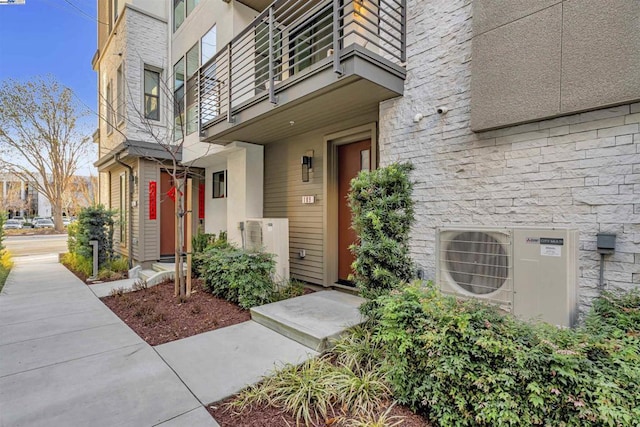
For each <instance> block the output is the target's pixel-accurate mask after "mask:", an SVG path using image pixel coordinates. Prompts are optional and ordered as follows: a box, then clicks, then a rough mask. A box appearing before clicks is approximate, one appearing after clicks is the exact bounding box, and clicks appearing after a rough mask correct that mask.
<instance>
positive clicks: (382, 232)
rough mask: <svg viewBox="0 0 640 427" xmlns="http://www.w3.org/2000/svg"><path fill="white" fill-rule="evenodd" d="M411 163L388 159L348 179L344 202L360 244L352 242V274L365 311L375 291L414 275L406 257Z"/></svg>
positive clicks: (410, 217) (410, 218) (385, 290)
mask: <svg viewBox="0 0 640 427" xmlns="http://www.w3.org/2000/svg"><path fill="white" fill-rule="evenodd" d="M412 170H413V166H412V165H411V164H408V163H405V164H392V165H390V166H387V167H385V168H380V169H377V170H374V171H362V172H360V174H359V175H358V176H357V177H356V178H354V179H353V180H352V181H351V191H350V192H349V206H350V207H351V211H352V213H353V219H352V222H353V224H352V227H353V229H354V230H355V232H356V234H357V235H358V238H359V244H355V245H352V246H351V251H352V252H353V253H354V255H355V256H356V259H355V262H354V263H353V269H354V272H355V274H354V279H355V282H356V285H357V286H358V288H359V289H360V293H361V295H362V296H363V297H364V298H367V299H368V300H370V302H369V303H367V304H365V305H364V306H363V310H364V311H365V313H370V312H371V310H372V308H373V304H375V300H376V298H377V297H378V296H380V295H383V294H385V293H388V292H389V291H390V290H392V289H395V288H398V287H400V286H401V285H402V284H403V283H406V282H408V281H410V280H411V279H412V278H413V277H414V268H413V262H412V261H411V258H410V257H409V231H410V230H411V225H412V224H413V222H414V217H413V200H412V198H411V193H412V190H413V184H412V183H411V181H410V180H409V173H410V172H411V171H412Z"/></svg>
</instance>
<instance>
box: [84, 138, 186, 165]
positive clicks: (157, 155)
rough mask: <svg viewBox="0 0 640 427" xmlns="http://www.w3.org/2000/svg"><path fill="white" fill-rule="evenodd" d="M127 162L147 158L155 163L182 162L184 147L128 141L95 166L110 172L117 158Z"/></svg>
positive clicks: (101, 158) (102, 158)
mask: <svg viewBox="0 0 640 427" xmlns="http://www.w3.org/2000/svg"><path fill="white" fill-rule="evenodd" d="M116 156H118V158H119V159H120V160H123V161H126V160H130V159H134V158H145V159H149V160H155V161H173V160H176V161H177V162H180V161H181V160H182V145H166V146H165V145H161V144H158V143H156V142H145V141H133V140H126V141H124V142H123V143H122V144H119V145H117V146H116V147H114V148H113V149H112V150H111V151H109V153H107V154H105V155H104V156H102V157H100V158H99V159H98V161H97V162H95V163H94V164H93V165H94V166H95V167H96V168H98V171H99V172H104V171H107V170H109V169H110V168H111V167H112V166H114V165H115V164H116V161H115V157H116Z"/></svg>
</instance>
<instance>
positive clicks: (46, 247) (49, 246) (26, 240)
mask: <svg viewBox="0 0 640 427" xmlns="http://www.w3.org/2000/svg"><path fill="white" fill-rule="evenodd" d="M4 245H5V247H6V248H7V249H8V250H9V252H11V255H12V256H13V257H21V256H26V255H44V254H58V253H61V252H67V235H66V234H53V235H42V236H6V237H5V239H4Z"/></svg>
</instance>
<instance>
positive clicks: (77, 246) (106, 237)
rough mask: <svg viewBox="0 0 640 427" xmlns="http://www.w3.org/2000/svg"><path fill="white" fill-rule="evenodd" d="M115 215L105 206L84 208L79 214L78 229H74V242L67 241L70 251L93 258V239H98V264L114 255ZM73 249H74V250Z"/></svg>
mask: <svg viewBox="0 0 640 427" xmlns="http://www.w3.org/2000/svg"><path fill="white" fill-rule="evenodd" d="M113 215H114V212H112V211H109V210H107V209H105V207H104V206H102V205H98V206H89V207H86V208H82V210H81V211H80V213H79V214H78V220H77V221H76V222H77V224H78V225H77V229H76V230H72V233H71V236H72V237H71V238H70V240H72V243H67V245H68V246H69V251H70V252H72V253H75V254H77V255H80V256H82V257H84V258H89V259H93V247H92V246H91V245H90V244H89V242H90V241H91V240H97V241H98V266H99V267H102V266H103V265H104V264H105V262H107V261H109V260H110V259H111V258H112V257H113V223H114V222H113ZM72 249H73V250H72Z"/></svg>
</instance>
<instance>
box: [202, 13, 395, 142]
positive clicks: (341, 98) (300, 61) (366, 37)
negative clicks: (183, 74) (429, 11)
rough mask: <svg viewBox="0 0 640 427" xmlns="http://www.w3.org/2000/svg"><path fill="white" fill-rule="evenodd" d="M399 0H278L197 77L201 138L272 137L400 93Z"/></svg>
mask: <svg viewBox="0 0 640 427" xmlns="http://www.w3.org/2000/svg"><path fill="white" fill-rule="evenodd" d="M405 3H406V1H405V0H324V1H320V0H315V1H310V0H277V1H275V2H274V3H271V5H269V6H268V7H267V8H266V9H264V10H263V11H262V12H261V13H260V15H259V16H258V17H257V18H256V19H255V20H254V21H253V22H252V23H251V24H250V25H249V26H248V27H247V28H245V29H244V30H243V31H242V32H241V33H240V34H238V35H237V36H236V37H235V38H234V39H233V40H232V41H231V42H230V43H229V44H227V45H226V46H225V47H224V48H223V49H221V50H220V51H219V52H218V54H217V55H216V56H215V57H213V58H212V59H211V60H210V61H208V62H207V63H206V64H204V65H203V66H202V67H201V68H200V70H199V72H198V74H197V76H198V81H197V85H198V88H199V90H198V95H199V97H198V111H199V126H200V135H201V139H202V140H203V141H206V142H211V143H216V144H222V145H225V144H228V143H230V142H232V141H249V142H255V143H268V142H271V141H276V140H279V139H283V138H286V137H288V136H292V135H295V134H300V133H304V132H306V131H309V130H312V129H314V128H318V127H321V126H324V125H328V124H331V123H336V122H340V121H342V120H346V119H349V118H352V117H357V116H358V115H362V114H363V113H366V112H371V111H374V110H375V111H377V109H378V105H379V103H380V102H381V101H384V100H386V99H390V98H393V97H397V96H400V95H402V94H403V89H404V79H405V75H406V71H405V69H404V62H405V60H406V58H405V52H406V42H405V39H406V4H405Z"/></svg>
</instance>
